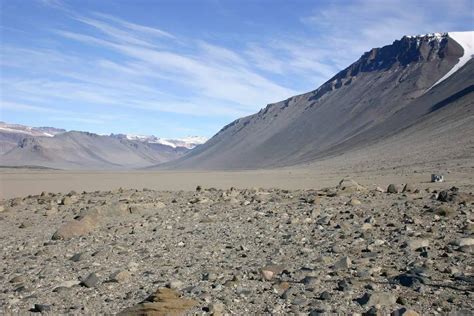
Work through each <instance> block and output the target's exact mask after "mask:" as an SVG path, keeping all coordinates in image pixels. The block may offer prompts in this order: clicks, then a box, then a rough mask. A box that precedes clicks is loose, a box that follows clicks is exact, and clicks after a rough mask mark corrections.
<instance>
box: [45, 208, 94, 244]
mask: <svg viewBox="0 0 474 316" xmlns="http://www.w3.org/2000/svg"><path fill="white" fill-rule="evenodd" d="M98 225H99V216H98V215H97V214H93V213H91V214H86V215H84V216H83V217H82V218H81V219H79V220H72V221H70V222H68V223H65V224H63V225H62V226H61V227H59V229H58V230H57V231H56V232H55V233H54V235H53V237H52V239H53V240H58V239H70V238H73V237H78V236H83V235H86V234H88V233H89V232H91V231H92V230H93V229H95V228H96V227H97V226H98Z"/></svg>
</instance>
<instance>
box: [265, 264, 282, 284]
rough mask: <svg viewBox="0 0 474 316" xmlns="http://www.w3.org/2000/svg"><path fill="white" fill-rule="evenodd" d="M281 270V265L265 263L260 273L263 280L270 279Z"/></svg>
mask: <svg viewBox="0 0 474 316" xmlns="http://www.w3.org/2000/svg"><path fill="white" fill-rule="evenodd" d="M283 270H284V269H283V267H282V266H279V265H275V264H272V265H267V266H265V267H263V268H262V269H261V273H262V276H263V278H264V279H265V280H267V281H270V280H272V279H273V278H275V276H277V275H278V274H280V273H281V272H283Z"/></svg>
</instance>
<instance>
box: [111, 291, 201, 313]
mask: <svg viewBox="0 0 474 316" xmlns="http://www.w3.org/2000/svg"><path fill="white" fill-rule="evenodd" d="M197 304H198V302H197V301H195V300H192V299H187V298H182V297H180V295H179V293H178V292H176V291H175V290H172V289H169V288H159V289H158V290H157V291H156V292H155V293H153V294H152V295H151V296H149V297H148V298H147V299H146V300H144V301H143V302H141V303H139V304H137V305H135V306H132V307H129V308H126V309H124V310H123V311H121V312H120V313H118V315H120V316H125V315H145V316H146V315H149V316H151V315H170V316H177V315H183V314H185V313H186V312H188V311H189V310H190V309H192V308H193V307H195V306H196V305H197Z"/></svg>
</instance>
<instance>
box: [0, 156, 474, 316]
mask: <svg viewBox="0 0 474 316" xmlns="http://www.w3.org/2000/svg"><path fill="white" fill-rule="evenodd" d="M432 172H439V173H441V174H443V175H444V176H445V179H446V181H445V182H442V183H431V182H430V174H431V173H432ZM342 179H345V180H344V181H343V182H342V183H341V180H342ZM349 179H353V180H349ZM473 183H474V174H473V168H472V166H471V161H470V160H460V159H458V160H452V161H450V160H445V161H443V162H440V163H429V164H418V165H404V164H400V165H398V166H397V167H392V168H385V167H384V166H383V165H378V166H376V167H374V164H370V162H364V163H362V162H361V163H358V164H352V165H348V164H344V163H342V162H339V163H335V162H334V161H333V160H331V161H327V162H322V163H319V164H318V165H308V166H302V167H299V168H285V169H279V170H255V171H232V172H230V171H227V172H224V171H180V172H176V171H173V172H172V171H124V172H100V171H61V170H45V169H43V170H31V169H30V170H25V169H2V170H1V190H0V191H1V194H2V198H3V199H2V200H1V210H2V212H1V213H0V226H1V230H0V231H1V233H0V243H1V245H2V249H3V252H2V255H1V264H0V270H1V272H2V273H1V276H0V284H1V285H2V289H3V290H2V292H1V293H0V306H1V307H0V308H1V310H2V312H3V313H7V314H8V313H12V314H16V313H21V314H24V313H28V312H42V313H46V314H64V313H67V314H104V313H105V314H113V313H119V312H123V313H124V314H132V315H137V314H140V313H144V312H150V313H151V312H156V313H157V315H163V314H173V313H174V314H183V313H184V314H202V315H208V314H212V315H225V314H235V315H255V314H267V315H270V314H273V315H283V314H295V315H319V314H322V313H336V312H339V313H354V314H361V313H366V314H374V315H375V314H390V313H398V314H399V315H402V314H406V315H416V314H413V312H416V313H419V314H443V313H458V314H459V313H460V314H462V313H464V314H466V313H467V314H469V313H471V312H472V311H473V308H474V306H473V305H472V301H473V300H472V298H473V287H472V285H473V283H472V273H473V271H472V267H473V265H474V261H473V257H472V248H473V245H472V242H473V239H472V234H473V230H472V228H473V224H472V221H473V215H474V213H473V201H474V199H473V195H472V191H473V188H474V185H473ZM389 184H394V186H391V189H390V191H393V192H394V193H387V189H388V187H389ZM406 184H408V185H407V186H406V187H405V185H406ZM160 313H161V314H160ZM410 313H412V314H410ZM150 315H151V314H150Z"/></svg>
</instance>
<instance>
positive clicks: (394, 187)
mask: <svg viewBox="0 0 474 316" xmlns="http://www.w3.org/2000/svg"><path fill="white" fill-rule="evenodd" d="M400 192H402V187H401V185H399V184H390V185H389V186H388V187H387V193H400Z"/></svg>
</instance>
